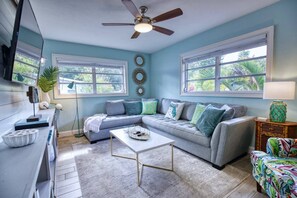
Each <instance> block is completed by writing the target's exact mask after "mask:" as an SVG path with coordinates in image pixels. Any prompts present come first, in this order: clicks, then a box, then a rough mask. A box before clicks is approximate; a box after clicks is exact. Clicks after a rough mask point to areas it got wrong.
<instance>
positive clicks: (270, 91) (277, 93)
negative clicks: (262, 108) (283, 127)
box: [263, 81, 296, 122]
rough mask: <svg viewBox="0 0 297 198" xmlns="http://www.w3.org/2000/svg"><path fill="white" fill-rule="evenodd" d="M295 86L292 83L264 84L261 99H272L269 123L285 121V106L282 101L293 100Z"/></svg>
mask: <svg viewBox="0 0 297 198" xmlns="http://www.w3.org/2000/svg"><path fill="white" fill-rule="evenodd" d="M295 84H296V83H295V82H293V81H283V82H266V83H264V92H263V99H273V102H272V103H271V105H270V113H269V118H270V121H271V122H285V121H286V117H287V115H286V114H287V104H286V103H284V102H283V100H294V99H295Z"/></svg>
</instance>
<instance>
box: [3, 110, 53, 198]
mask: <svg viewBox="0 0 297 198" xmlns="http://www.w3.org/2000/svg"><path fill="white" fill-rule="evenodd" d="M38 113H40V114H42V115H44V116H49V117H50V120H49V121H50V122H49V123H50V126H48V127H42V128H38V129H39V136H38V139H37V140H36V141H35V142H34V143H33V144H31V145H28V146H24V147H20V148H10V147H8V146H7V145H6V144H5V143H4V142H2V143H0V197H5V198H16V197H18V198H35V197H40V198H48V197H49V198H50V197H54V196H55V166H56V157H57V155H58V153H57V140H56V137H57V135H56V133H57V131H56V127H55V126H56V124H55V123H54V122H55V121H56V118H54V116H55V115H56V114H57V112H55V109H48V110H42V111H39V112H38ZM38 195H39V196H38Z"/></svg>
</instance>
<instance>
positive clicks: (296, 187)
mask: <svg viewBox="0 0 297 198" xmlns="http://www.w3.org/2000/svg"><path fill="white" fill-rule="evenodd" d="M266 149H267V153H265V152H262V151H253V152H252V153H251V163H252V165H253V176H254V178H255V180H256V181H257V182H258V183H259V184H260V186H261V187H262V188H263V189H264V190H265V191H266V193H267V194H268V196H269V197H273V198H274V197H277V198H278V197H280V198H282V197H292V198H293V197H295V198H297V140H294V139H289V138H269V139H268V141H267V148H266Z"/></svg>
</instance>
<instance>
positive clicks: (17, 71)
mask: <svg viewBox="0 0 297 198" xmlns="http://www.w3.org/2000/svg"><path fill="white" fill-rule="evenodd" d="M42 47H43V38H42V35H41V33H40V29H39V26H38V23H37V21H36V18H35V14H34V12H33V9H32V6H31V3H30V1H29V0H20V1H19V4H18V7H17V12H16V18H15V24H14V31H13V35H12V40H11V46H10V48H6V49H4V50H2V51H3V52H4V53H5V51H6V54H4V55H3V57H4V58H6V61H4V76H3V77H4V79H6V80H9V81H13V82H18V83H24V84H26V85H30V86H36V85H37V79H38V74H39V69H40V61H41V55H42ZM4 48H5V47H4Z"/></svg>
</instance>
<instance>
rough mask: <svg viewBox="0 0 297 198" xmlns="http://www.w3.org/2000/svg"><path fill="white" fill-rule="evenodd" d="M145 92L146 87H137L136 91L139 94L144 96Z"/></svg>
mask: <svg viewBox="0 0 297 198" xmlns="http://www.w3.org/2000/svg"><path fill="white" fill-rule="evenodd" d="M144 92H145V89H144V87H143V86H138V87H137V88H136V93H137V95H139V96H143V95H144Z"/></svg>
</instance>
